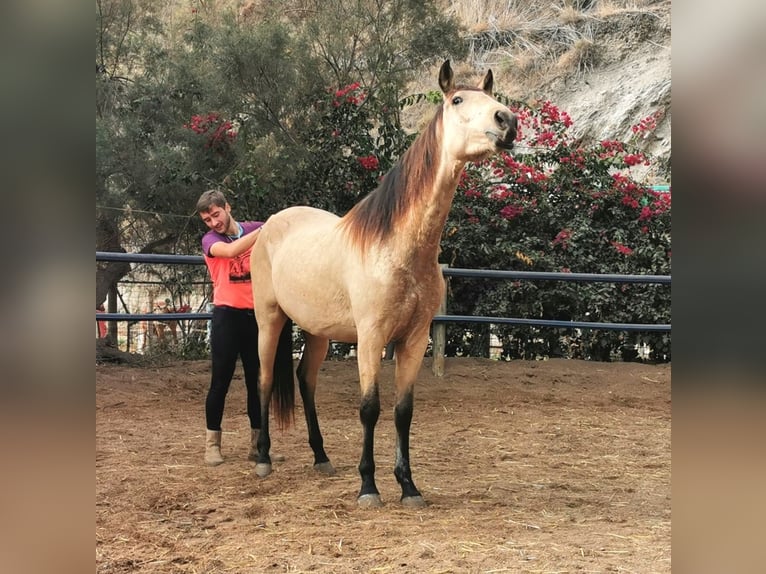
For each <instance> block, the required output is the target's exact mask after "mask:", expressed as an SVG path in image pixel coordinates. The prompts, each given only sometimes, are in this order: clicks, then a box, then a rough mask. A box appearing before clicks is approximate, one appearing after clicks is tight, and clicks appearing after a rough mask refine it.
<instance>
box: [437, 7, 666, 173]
mask: <svg viewBox="0 0 766 574" xmlns="http://www.w3.org/2000/svg"><path fill="white" fill-rule="evenodd" d="M469 3H470V0H463V1H462V2H457V1H456V2H452V3H450V9H451V10H453V11H454V12H455V14H456V15H457V16H458V17H459V18H462V19H463V22H464V25H465V26H466V28H467V29H468V30H469V34H470V36H469V38H470V39H471V43H472V49H471V54H470V57H469V60H467V61H466V62H463V63H462V64H463V66H464V72H463V73H465V72H470V71H473V72H474V73H478V72H483V70H484V69H485V68H487V67H491V68H492V69H493V70H494V71H495V74H496V77H497V84H498V85H497V88H498V89H499V90H501V91H502V92H503V93H506V94H507V95H509V96H511V97H514V98H518V99H522V100H526V101H534V100H538V99H548V100H551V101H552V102H554V103H555V104H556V105H558V106H559V107H560V108H561V109H563V110H566V111H567V112H569V114H570V115H571V116H572V119H573V120H574V126H573V128H574V130H575V135H577V136H579V137H583V138H585V139H587V140H600V139H607V138H609V139H612V138H613V139H621V140H624V141H625V140H627V139H629V138H630V136H631V135H632V132H631V129H630V127H631V126H632V125H634V124H636V123H638V122H639V121H640V120H641V119H643V118H645V117H647V116H649V115H651V114H655V113H657V114H659V120H658V122H657V129H656V130H655V132H654V134H653V135H652V136H650V137H649V138H647V139H646V140H645V141H642V142H641V145H642V147H643V148H644V150H645V151H647V152H650V153H651V154H653V155H655V156H656V157H657V158H658V159H659V160H660V163H663V164H665V165H667V167H668V172H667V173H656V172H654V171H653V172H651V173H646V174H643V175H641V177H643V178H645V179H646V180H647V181H646V182H647V183H667V182H669V180H670V174H669V166H670V158H671V129H670V125H671V113H670V112H671V105H670V104H671V44H670V40H671V10H670V8H671V3H670V1H668V0H665V1H663V0H659V1H657V0H655V1H652V0H643V1H642V0H623V1H618V0H564V1H562V2H560V3H559V4H558V7H553V8H551V4H549V3H545V5H544V6H543V3H536V2H532V3H527V4H524V3H521V2H513V1H512V2H502V3H500V2H495V3H494V6H495V10H497V7H499V6H501V5H504V6H505V8H503V9H504V10H506V13H505V14H501V13H498V12H497V11H495V13H492V12H488V11H486V12H484V13H483V14H478V13H477V11H476V10H477V9H476V4H473V6H472V7H471V9H470V10H469V9H467V8H466V6H465V5H466V4H469ZM485 4H486V5H487V7H488V9H492V5H493V3H492V2H491V1H490V2H486V3H485ZM536 4H540V6H539V7H538V9H537V11H535V10H534V9H533V8H530V6H533V7H534V5H536ZM461 6H462V10H461ZM513 10H516V12H515V14H514V13H513ZM471 20H472V21H471ZM504 23H505V24H504ZM509 82H510V84H511V85H509ZM426 89H431V88H426Z"/></svg>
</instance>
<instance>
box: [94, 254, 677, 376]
mask: <svg viewBox="0 0 766 574" xmlns="http://www.w3.org/2000/svg"><path fill="white" fill-rule="evenodd" d="M96 261H97V262H98V261H103V262H109V261H119V262H128V263H155V264H166V265H167V264H172V265H204V263H205V260H204V258H203V257H202V256H198V255H165V254H142V253H111V252H105V251H96ZM442 272H443V274H444V276H445V277H472V278H490V279H502V280H506V279H513V280H524V281H537V280H540V281H579V282H591V283H596V282H600V283H654V284H666V285H670V283H671V276H670V275H618V274H595V273H554V272H550V273H549V272H541V271H502V270H494V269H461V268H450V267H448V266H447V265H442ZM445 297H446V295H445ZM445 313H446V299H445V300H444V301H442V304H441V307H440V309H439V311H437V314H436V316H435V317H434V318H433V322H434V325H433V356H434V367H433V368H434V373H435V374H437V375H441V374H442V373H443V371H444V347H445V342H446V333H445V324H446V323H449V322H455V323H459V322H465V323H493V324H512V325H527V326H540V327H553V328H569V329H602V330H613V331H645V332H670V331H671V326H670V324H640V323H639V324H637V323H608V322H590V321H558V320H552V319H529V318H518V317H483V316H467V315H447V314H445ZM211 317H212V314H211V313H162V314H157V313H99V314H98V317H97V319H98V320H99V321H158V322H163V321H194V320H202V321H207V320H209V319H210V318H211Z"/></svg>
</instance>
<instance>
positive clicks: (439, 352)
mask: <svg viewBox="0 0 766 574" xmlns="http://www.w3.org/2000/svg"><path fill="white" fill-rule="evenodd" d="M447 267H449V265H447V264H446V263H440V264H439V268H440V269H441V272H442V277H443V276H444V270H445V269H447ZM444 281H445V283H446V281H447V280H446V279H445V280H444ZM446 313H447V289H446V285H445V289H444V297H442V300H441V301H440V302H439V309H438V310H437V311H436V314H437V315H445V314H446ZM446 345H447V324H446V323H442V322H439V323H433V359H434V360H433V364H432V366H431V369H432V371H433V374H434V376H435V377H443V376H444V348H445V347H446Z"/></svg>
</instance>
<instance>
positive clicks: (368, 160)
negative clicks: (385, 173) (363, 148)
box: [356, 155, 380, 171]
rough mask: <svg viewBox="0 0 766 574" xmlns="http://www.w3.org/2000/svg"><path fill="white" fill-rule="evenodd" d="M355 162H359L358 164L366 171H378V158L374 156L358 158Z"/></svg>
mask: <svg viewBox="0 0 766 574" xmlns="http://www.w3.org/2000/svg"><path fill="white" fill-rule="evenodd" d="M356 161H358V162H359V164H360V165H361V166H362V167H363V168H364V169H367V170H370V171H374V170H376V169H378V167H379V166H380V162H379V161H378V158H377V157H375V156H374V155H368V156H365V157H358V158H356Z"/></svg>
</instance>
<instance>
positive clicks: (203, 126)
mask: <svg viewBox="0 0 766 574" xmlns="http://www.w3.org/2000/svg"><path fill="white" fill-rule="evenodd" d="M184 127H185V128H186V129H188V130H191V131H193V132H194V133H195V134H198V135H201V136H204V142H205V143H204V147H205V149H209V150H211V151H213V152H215V153H218V154H223V153H225V152H226V151H228V150H229V147H230V146H231V144H232V143H233V142H234V140H235V139H236V138H237V132H236V131H235V129H234V125H233V124H232V123H231V122H230V121H228V120H224V119H222V118H221V117H220V116H219V115H218V114H215V113H210V114H206V115H194V116H192V117H191V120H190V121H189V123H188V124H184Z"/></svg>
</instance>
